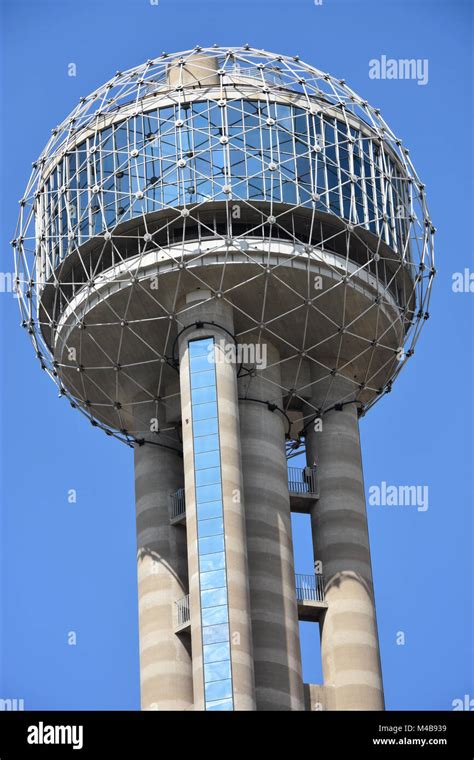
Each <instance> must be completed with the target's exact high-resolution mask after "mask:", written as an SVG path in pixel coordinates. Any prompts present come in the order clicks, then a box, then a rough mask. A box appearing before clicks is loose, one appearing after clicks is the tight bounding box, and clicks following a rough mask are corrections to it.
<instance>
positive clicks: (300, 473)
mask: <svg viewBox="0 0 474 760" xmlns="http://www.w3.org/2000/svg"><path fill="white" fill-rule="evenodd" d="M288 490H289V492H290V493H294V494H315V493H317V486H316V469H315V468H314V467H288Z"/></svg>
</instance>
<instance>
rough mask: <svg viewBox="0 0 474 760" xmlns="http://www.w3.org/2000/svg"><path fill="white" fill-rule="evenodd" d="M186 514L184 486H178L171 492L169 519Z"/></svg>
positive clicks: (176, 518)
mask: <svg viewBox="0 0 474 760" xmlns="http://www.w3.org/2000/svg"><path fill="white" fill-rule="evenodd" d="M185 514H186V502H185V500H184V488H179V489H178V490H177V491H176V492H175V493H172V494H171V519H172V520H178V519H179V518H180V517H184V516H185Z"/></svg>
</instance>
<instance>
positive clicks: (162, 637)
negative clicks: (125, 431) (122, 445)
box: [135, 434, 193, 710]
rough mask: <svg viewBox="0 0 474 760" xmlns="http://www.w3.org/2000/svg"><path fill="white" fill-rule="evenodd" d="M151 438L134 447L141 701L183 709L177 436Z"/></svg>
mask: <svg viewBox="0 0 474 760" xmlns="http://www.w3.org/2000/svg"><path fill="white" fill-rule="evenodd" d="M151 440H152V441H153V443H151V442H150V443H144V444H143V445H142V446H136V448H135V493H136V510H137V548H138V604H139V626H140V681H141V705H142V709H143V710H188V709H190V708H191V707H192V704H193V684H192V666H191V651H190V640H189V636H188V637H186V636H183V635H177V634H176V633H175V626H176V616H175V602H176V601H177V600H178V599H180V598H181V597H183V596H185V595H186V594H187V593H188V581H187V561H186V533H185V529H184V527H182V526H173V525H171V524H170V496H171V494H172V493H174V492H176V491H177V490H178V489H179V488H181V487H182V485H183V459H182V456H181V452H180V450H179V449H180V444H179V442H178V439H177V437H176V436H173V435H164V434H160V435H157V436H153V438H152V439H151ZM157 443H158V444H161V445H156V444H157Z"/></svg>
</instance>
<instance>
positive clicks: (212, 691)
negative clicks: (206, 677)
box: [205, 678, 232, 702]
mask: <svg viewBox="0 0 474 760" xmlns="http://www.w3.org/2000/svg"><path fill="white" fill-rule="evenodd" d="M205 694H206V702H208V701H209V702H211V701H213V700H217V699H224V698H225V697H231V696H232V681H231V680H230V678H229V679H227V680H226V681H215V682H214V683H209V684H207V685H206V687H205Z"/></svg>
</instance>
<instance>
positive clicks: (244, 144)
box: [13, 45, 435, 710]
mask: <svg viewBox="0 0 474 760" xmlns="http://www.w3.org/2000/svg"><path fill="white" fill-rule="evenodd" d="M433 233H434V229H433V226H432V222H431V220H430V217H429V214H428V210H427V206H426V199H425V191H424V186H423V184H422V183H421V182H420V180H419V178H418V176H417V174H416V172H415V170H414V167H413V165H412V163H411V160H410V158H409V155H408V150H407V149H405V148H404V147H403V145H402V142H401V141H400V140H399V139H397V138H396V137H395V135H394V134H393V133H392V131H391V130H390V128H389V127H388V126H387V124H386V123H385V121H384V120H383V119H382V117H381V115H380V113H379V111H378V110H377V109H374V108H372V107H371V106H370V105H369V104H368V103H367V101H365V100H363V99H362V98H360V97H359V96H358V95H357V94H356V93H354V92H353V91H352V90H351V89H350V88H349V87H348V86H347V85H346V84H345V82H344V81H343V80H338V79H335V78H334V77H332V76H330V75H329V74H326V73H323V72H321V71H318V70H317V69H315V68H313V67H312V66H309V65H307V64H305V63H303V62H302V61H301V60H300V59H299V57H298V56H295V57H287V56H283V55H276V54H273V53H269V52H267V51H264V50H257V49H254V48H251V47H250V46H249V45H245V46H243V47H236V48H225V47H218V46H214V47H210V48H202V47H196V48H195V49H193V50H188V51H185V52H180V53H173V54H166V53H163V54H162V55H160V56H159V57H158V58H156V59H153V60H149V61H147V62H146V63H144V64H143V65H141V66H138V67H136V68H133V69H130V70H128V71H123V72H122V71H117V73H116V74H115V76H114V77H113V78H112V79H111V80H110V81H109V82H107V83H106V84H105V85H104V86H102V87H100V88H99V89H97V90H96V91H95V92H93V93H92V94H91V95H89V96H87V97H83V98H81V100H80V102H79V104H78V105H77V107H76V108H75V109H74V110H73V111H72V113H71V114H70V116H68V118H67V119H65V121H63V122H62V124H60V125H59V126H58V127H56V128H55V129H54V130H53V132H52V136H51V138H50V140H49V142H48V144H47V145H46V147H45V149H44V151H43V153H42V154H41V156H40V157H39V159H38V160H37V161H36V162H35V163H34V165H33V173H32V176H31V179H30V181H29V184H28V187H27V189H26V191H25V194H24V197H23V198H22V199H21V201H20V219H19V223H18V229H17V233H16V239H15V240H14V241H13V245H14V251H15V259H16V276H17V288H18V292H19V296H20V308H21V312H22V320H23V322H22V323H23V326H24V327H25V329H26V330H27V331H28V333H29V334H30V336H31V339H32V342H33V346H34V349H35V351H36V354H37V356H38V359H39V361H40V363H41V367H42V369H43V370H45V371H46V372H47V373H48V374H49V375H50V376H51V377H52V378H53V380H54V381H55V382H56V384H57V386H58V389H59V394H60V396H63V397H66V398H67V399H68V400H69V402H70V403H71V405H72V406H73V407H75V408H77V409H78V410H79V411H80V412H82V414H84V415H85V416H86V417H87V418H88V419H89V420H90V422H91V423H92V425H94V426H96V427H100V428H102V429H103V430H104V431H105V432H106V433H107V435H109V436H114V437H116V438H118V439H120V440H121V441H123V442H125V443H126V444H128V445H129V446H131V447H132V448H133V449H134V457H135V483H136V513H137V548H138V590H139V627H140V671H141V698H142V708H143V709H159V710H310V709H325V710H357V709H369V710H378V709H383V706H384V700H383V687H382V675H381V666H380V655H379V644H378V634H377V622H376V612H375V601H374V590H373V580H372V569H371V560H370V547H369V537H368V531H367V518H366V507H365V498H364V485H363V475H362V463H361V451H360V443H359V430H358V419H359V417H360V416H361V415H363V414H364V413H365V412H366V411H367V410H368V409H369V408H370V407H371V406H372V405H373V404H374V403H375V402H376V401H377V400H378V399H380V398H381V397H382V396H383V395H385V393H387V392H388V391H390V389H391V387H392V383H393V381H394V379H395V378H396V377H397V375H398V373H399V372H400V369H401V368H402V366H403V365H404V364H405V362H406V361H407V360H408V358H410V357H411V356H412V355H413V353H414V346H415V343H416V341H417V338H418V335H419V333H420V330H421V327H422V326H423V324H424V322H425V320H426V319H427V318H428V316H429V314H428V304H429V297H430V290H431V285H432V280H433V277H434V274H435V270H434V260H433V242H432V241H433ZM303 448H304V449H305V451H306V457H307V465H306V467H304V468H296V467H288V458H291V457H292V456H293V455H294V454H296V453H298V452H300V451H303ZM290 464H291V463H290ZM292 511H293V512H304V513H307V514H310V515H311V523H312V532H313V547H314V560H315V571H316V572H315V574H314V575H313V576H310V577H308V576H305V577H301V576H295V571H294V558H293V542H292V533H291V512H292ZM300 620H314V621H317V622H318V623H319V627H320V635H321V654H322V665H323V683H322V684H304V683H303V679H302V672H301V654H300V642H299V621H300Z"/></svg>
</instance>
